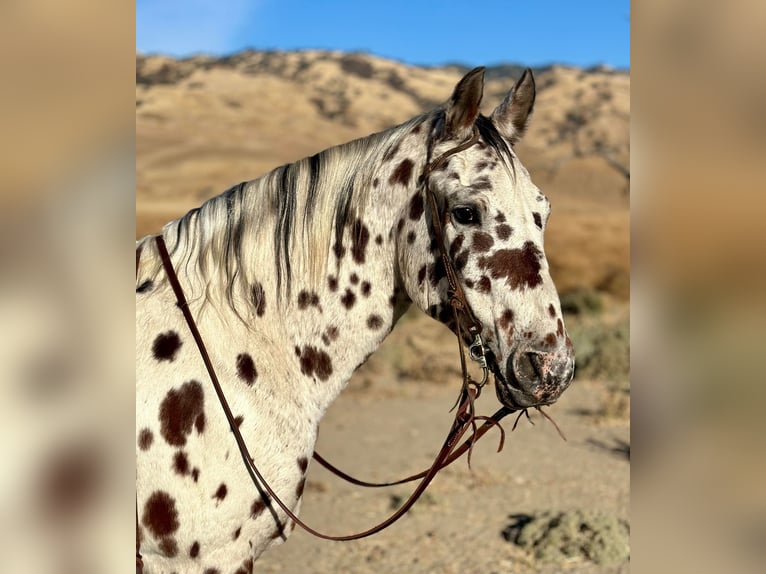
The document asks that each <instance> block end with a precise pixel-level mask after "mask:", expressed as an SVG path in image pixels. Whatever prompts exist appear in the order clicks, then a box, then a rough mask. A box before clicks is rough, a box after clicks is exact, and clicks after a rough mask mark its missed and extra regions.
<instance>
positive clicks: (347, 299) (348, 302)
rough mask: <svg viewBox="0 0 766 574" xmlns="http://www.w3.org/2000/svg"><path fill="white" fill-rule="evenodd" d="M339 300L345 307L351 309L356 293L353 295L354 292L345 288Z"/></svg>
mask: <svg viewBox="0 0 766 574" xmlns="http://www.w3.org/2000/svg"><path fill="white" fill-rule="evenodd" d="M340 302H341V303H343V306H344V307H345V308H346V309H351V307H353V306H354V303H356V295H354V292H353V291H352V290H351V289H346V292H345V293H344V294H343V296H342V297H341V298H340Z"/></svg>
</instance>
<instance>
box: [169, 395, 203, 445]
mask: <svg viewBox="0 0 766 574" xmlns="http://www.w3.org/2000/svg"><path fill="white" fill-rule="evenodd" d="M204 401H205V397H204V393H203V392H202V385H201V384H200V383H198V382H197V381H189V382H187V383H184V384H183V385H181V387H180V388H179V389H178V390H176V389H174V388H173V389H170V390H169V391H168V394H167V395H165V398H164V399H163V400H162V403H160V415H159V419H160V433H161V434H162V436H163V438H164V439H165V440H166V441H167V443H168V444H171V445H173V446H184V445H185V444H186V435H188V434H190V433H191V429H192V425H193V426H195V428H196V429H197V432H202V431H203V430H204V428H205V413H204V406H205V405H204Z"/></svg>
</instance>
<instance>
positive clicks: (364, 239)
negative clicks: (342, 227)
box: [351, 219, 370, 263]
mask: <svg viewBox="0 0 766 574" xmlns="http://www.w3.org/2000/svg"><path fill="white" fill-rule="evenodd" d="M369 242H370V230H369V229H367V226H366V225H365V224H364V223H362V220H361V219H357V220H356V221H355V222H354V225H353V226H351V255H352V256H353V258H354V261H356V262H357V263H364V260H365V255H366V251H367V244H368V243H369Z"/></svg>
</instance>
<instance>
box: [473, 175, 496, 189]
mask: <svg viewBox="0 0 766 574" xmlns="http://www.w3.org/2000/svg"><path fill="white" fill-rule="evenodd" d="M471 189H472V190H473V191H489V190H490V189H492V182H491V181H489V178H488V177H480V178H479V179H477V180H476V181H475V182H474V183H472V184H471Z"/></svg>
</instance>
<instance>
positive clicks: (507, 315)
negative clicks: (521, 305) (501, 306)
mask: <svg viewBox="0 0 766 574" xmlns="http://www.w3.org/2000/svg"><path fill="white" fill-rule="evenodd" d="M498 325H500V328H501V329H502V330H503V331H507V330H508V329H509V328H510V327H511V325H513V311H511V310H510V309H506V310H505V311H503V314H502V315H501V316H500V321H498Z"/></svg>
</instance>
